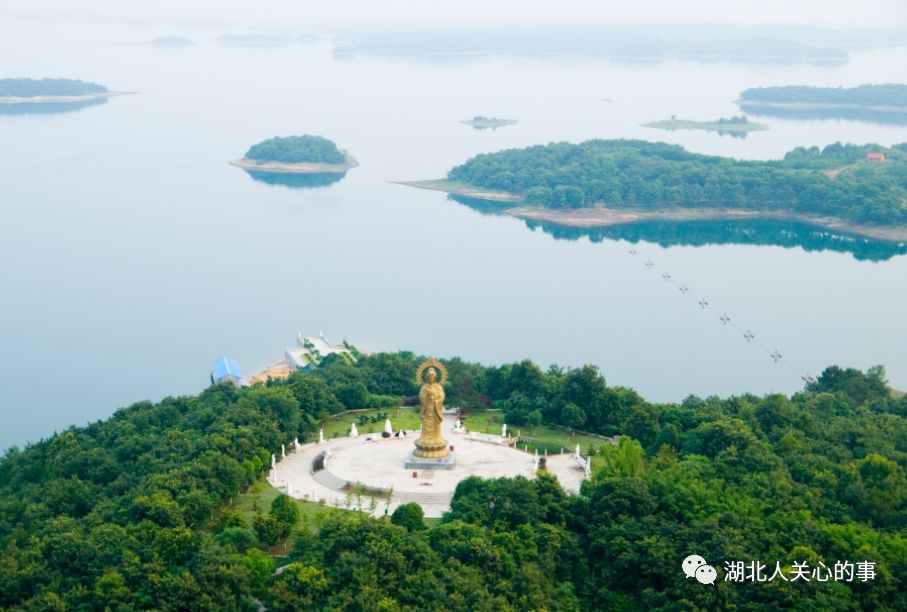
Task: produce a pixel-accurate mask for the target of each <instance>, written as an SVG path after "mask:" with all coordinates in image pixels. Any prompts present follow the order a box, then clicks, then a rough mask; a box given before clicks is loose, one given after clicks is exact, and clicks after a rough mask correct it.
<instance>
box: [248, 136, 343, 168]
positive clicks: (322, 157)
mask: <svg viewBox="0 0 907 612" xmlns="http://www.w3.org/2000/svg"><path fill="white" fill-rule="evenodd" d="M245 158H246V159H251V160H253V161H259V162H267V161H276V162H284V163H288V164H298V163H305V162H309V163H323V164H342V163H343V162H344V161H345V160H346V157H345V156H344V155H343V151H341V150H340V149H338V148H337V145H336V144H334V143H333V142H332V141H330V140H328V139H327V138H322V137H321V136H309V135H305V136H286V137H279V136H275V137H274V138H268V139H267V140H263V141H261V142H259V143H258V144H256V145H253V146H252V147H251V148H250V149H249V150H248V151H246V155H245Z"/></svg>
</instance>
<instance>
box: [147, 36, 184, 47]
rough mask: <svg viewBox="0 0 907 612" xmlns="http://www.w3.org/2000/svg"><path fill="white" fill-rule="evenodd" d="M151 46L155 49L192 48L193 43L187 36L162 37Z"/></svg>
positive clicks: (152, 42) (153, 41) (156, 39)
mask: <svg viewBox="0 0 907 612" xmlns="http://www.w3.org/2000/svg"><path fill="white" fill-rule="evenodd" d="M151 45H152V46H154V47H171V48H180V47H191V46H192V41H191V40H189V39H188V38H186V37H185V36H161V37H159V38H155V39H154V40H152V41H151Z"/></svg>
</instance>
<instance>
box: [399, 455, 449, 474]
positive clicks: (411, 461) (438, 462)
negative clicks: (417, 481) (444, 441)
mask: <svg viewBox="0 0 907 612" xmlns="http://www.w3.org/2000/svg"><path fill="white" fill-rule="evenodd" d="M456 464H457V458H456V457H455V456H454V454H453V453H448V454H447V456H446V457H437V458H435V457H419V456H418V455H416V454H415V451H413V452H412V453H410V454H409V456H408V457H407V458H406V469H408V470H452V469H454V466H455V465H456Z"/></svg>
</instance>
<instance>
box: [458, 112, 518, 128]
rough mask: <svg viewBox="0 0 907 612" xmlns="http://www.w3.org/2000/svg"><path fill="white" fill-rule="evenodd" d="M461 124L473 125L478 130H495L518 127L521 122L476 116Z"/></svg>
mask: <svg viewBox="0 0 907 612" xmlns="http://www.w3.org/2000/svg"><path fill="white" fill-rule="evenodd" d="M460 123H465V124H466V125H471V126H472V127H474V128H475V129H477V130H487V129H489V128H490V129H492V130H494V129H497V128H499V127H504V126H506V125H516V124H517V123H519V121H517V120H516V119H499V118H498V117H483V116H482V115H476V116H475V117H473V118H472V119H467V120H465V121H461V122H460Z"/></svg>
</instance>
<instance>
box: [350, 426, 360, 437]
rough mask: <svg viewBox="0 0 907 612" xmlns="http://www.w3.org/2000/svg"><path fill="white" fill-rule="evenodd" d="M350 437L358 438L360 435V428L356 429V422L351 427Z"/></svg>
mask: <svg viewBox="0 0 907 612" xmlns="http://www.w3.org/2000/svg"><path fill="white" fill-rule="evenodd" d="M350 437H351V438H358V437H359V430H358V429H356V424H355V423H353V424H352V426H351V427H350Z"/></svg>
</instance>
